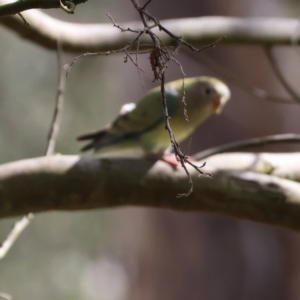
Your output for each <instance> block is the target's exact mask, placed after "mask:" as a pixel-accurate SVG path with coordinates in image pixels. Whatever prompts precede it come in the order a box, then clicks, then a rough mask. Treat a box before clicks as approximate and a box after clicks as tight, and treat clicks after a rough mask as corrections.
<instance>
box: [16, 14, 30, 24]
mask: <svg viewBox="0 0 300 300" xmlns="http://www.w3.org/2000/svg"><path fill="white" fill-rule="evenodd" d="M18 15H19V16H20V18H21V19H22V20H23V22H24V24H25V25H26V26H30V24H29V23H28V21H27V20H26V19H25V18H24V16H23V14H21V13H18Z"/></svg>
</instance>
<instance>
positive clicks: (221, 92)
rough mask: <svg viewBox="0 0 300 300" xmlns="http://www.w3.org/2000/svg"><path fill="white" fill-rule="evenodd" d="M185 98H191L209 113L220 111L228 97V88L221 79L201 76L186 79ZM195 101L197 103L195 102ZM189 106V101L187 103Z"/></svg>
mask: <svg viewBox="0 0 300 300" xmlns="http://www.w3.org/2000/svg"><path fill="white" fill-rule="evenodd" d="M186 91H187V92H186V99H187V101H188V99H191V100H192V101H193V102H194V103H191V105H197V106H198V105H199V106H200V108H201V107H202V108H207V109H209V110H210V111H211V113H216V114H219V113H221V111H222V109H223V107H224V105H225V104H226V102H227V101H228V100H229V98H230V90H229V88H228V87H227V85H226V84H225V83H224V82H222V81H221V80H219V79H217V78H214V77H208V76H201V77H196V78H190V79H187V82H186ZM195 101H196V102H197V103H195ZM187 105H188V106H189V103H187Z"/></svg>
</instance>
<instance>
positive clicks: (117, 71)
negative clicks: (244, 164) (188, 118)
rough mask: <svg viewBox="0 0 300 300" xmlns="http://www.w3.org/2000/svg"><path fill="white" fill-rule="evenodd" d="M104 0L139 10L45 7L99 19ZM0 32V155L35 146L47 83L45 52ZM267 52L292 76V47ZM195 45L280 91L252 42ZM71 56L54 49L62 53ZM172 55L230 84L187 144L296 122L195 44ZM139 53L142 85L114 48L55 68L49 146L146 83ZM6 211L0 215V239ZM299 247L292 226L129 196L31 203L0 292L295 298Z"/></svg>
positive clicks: (94, 124)
mask: <svg viewBox="0 0 300 300" xmlns="http://www.w3.org/2000/svg"><path fill="white" fill-rule="evenodd" d="M149 10H150V11H151V12H152V13H153V14H154V15H155V16H156V17H158V18H159V19H166V18H184V17H197V16H207V15H222V16H240V17H295V18H298V17H299V13H300V4H299V3H298V1H295V0H294V1H292V0H289V1H287V0H285V1H283V0H264V1H259V0H239V1H237V0H227V1H222V0H202V1H196V0H185V1H183V0H164V1H158V0H153V2H152V3H151V5H150V6H149ZM106 12H109V13H110V14H111V16H112V17H113V18H114V20H115V21H116V22H117V23H121V22H123V21H124V22H125V21H131V20H138V19H139V18H138V15H137V13H136V11H134V9H133V8H132V5H131V2H130V1H127V2H126V3H125V2H124V1H122V4H120V1H116V0H98V1H90V2H87V3H85V4H83V5H80V6H78V7H77V9H76V13H75V15H73V16H70V15H67V14H66V13H64V12H63V11H59V10H51V11H47V13H49V14H50V15H52V16H53V17H56V18H58V19H62V20H66V21H70V22H81V23H87V22H89V23H99V22H109V20H108V19H107V17H106V15H105V13H106ZM0 40H1V46H0V47H1V51H0V61H1V68H0V90H1V93H0V144H1V152H0V154H1V155H0V163H6V162H10V161H15V160H21V159H25V158H31V157H37V156H42V155H44V153H45V147H46V138H47V134H48V130H49V126H50V121H51V118H52V113H53V108H54V99H55V94H56V89H57V81H58V78H57V64H56V53H55V52H53V51H49V50H45V49H43V48H40V47H38V46H36V45H34V44H31V43H28V42H27V41H24V40H21V39H19V38H18V37H17V36H16V35H14V34H13V33H11V32H9V31H7V30H6V29H4V28H1V27H0ZM276 54H277V55H278V58H279V59H280V65H281V67H282V69H283V71H284V74H285V76H286V77H287V78H288V79H289V80H290V82H291V83H292V84H294V86H295V87H299V83H298V82H299V79H298V78H299V76H300V71H299V66H300V59H299V53H297V49H295V47H294V48H288V47H280V48H278V50H277V52H276ZM205 55H207V56H209V57H210V58H212V59H213V60H214V61H215V62H218V63H220V64H221V65H222V68H220V70H221V69H222V70H229V71H231V72H233V73H234V74H236V75H237V76H238V77H239V78H241V79H243V80H244V81H246V82H248V83H250V84H252V85H255V86H257V87H260V88H263V89H266V90H268V91H270V92H272V93H273V94H276V95H281V96H287V94H286V93H285V91H284V90H283V88H282V87H281V86H280V84H279V82H278V80H277V79H276V77H275V75H274V73H273V71H272V68H271V66H270V64H269V63H268V61H267V59H266V56H265V53H264V51H263V49H261V48H260V47H253V46H226V45H222V44H219V45H218V46H217V47H216V48H213V49H209V50H207V51H205ZM74 56H75V55H74V54H72V55H70V54H65V57H64V60H65V63H70V62H71V61H72V59H73V57H74ZM179 59H180V61H181V63H182V64H183V67H184V70H185V73H186V74H187V75H188V76H196V75H213V76H218V77H220V78H222V79H223V80H224V81H225V82H227V83H228V84H229V86H230V88H231V90H232V99H231V101H230V103H229V104H228V105H227V106H226V107H225V110H224V112H223V114H222V115H221V116H216V117H213V118H211V119H210V120H208V121H207V122H206V123H205V124H204V125H203V126H201V128H199V129H198V130H197V131H196V132H195V134H194V135H193V141H192V147H191V154H192V153H195V152H197V151H199V150H203V149H206V148H208V147H213V146H217V145H220V144H223V143H226V142H231V141H236V140H240V139H245V138H250V137H257V136H264V135H268V134H276V133H287V132H295V133H299V126H297V123H299V121H298V120H299V114H300V107H299V106H297V105H283V104H276V103H270V102H266V101H263V100H261V99H258V98H255V97H254V96H252V95H250V94H249V93H248V92H246V91H245V90H243V89H241V88H239V87H238V85H236V84H234V82H228V81H227V80H226V78H224V77H221V76H219V74H218V73H217V72H216V71H213V70H211V69H210V68H209V67H205V66H203V65H202V64H201V62H198V61H197V59H200V61H201V60H202V61H203V56H202V54H201V53H200V54H198V58H197V57H196V56H194V57H193V56H191V55H186V54H185V53H184V52H181V54H180V55H179ZM140 64H141V66H142V68H143V69H144V70H145V71H146V74H145V75H144V76H143V78H144V82H145V86H146V88H145V89H144V88H143V86H142V84H141V83H140V79H139V75H138V73H137V71H136V69H135V68H134V66H133V65H131V64H130V63H127V64H124V63H123V55H114V56H109V57H93V58H85V59H82V60H79V61H78V62H77V63H76V65H74V67H73V69H72V70H71V73H70V76H69V78H68V80H67V86H66V99H65V109H64V113H63V114H64V115H63V122H62V126H61V132H60V135H59V138H58V144H57V147H56V151H57V152H59V153H62V154H78V153H79V148H80V145H78V143H77V142H76V141H75V137H76V136H77V135H79V134H82V133H85V132H87V131H89V130H95V129H100V128H101V127H103V126H104V125H106V124H107V123H109V122H110V121H111V120H112V119H113V118H114V117H115V115H116V114H117V113H118V111H119V108H120V106H121V105H122V104H124V103H126V102H135V101H138V100H139V99H140V98H141V97H142V96H143V94H144V93H145V91H146V90H148V89H150V88H151V87H152V86H154V85H156V84H155V83H154V84H153V83H152V74H151V71H150V69H149V66H148V57H147V55H146V56H144V57H141V58H140ZM180 76H181V75H180V71H179V70H178V67H177V66H176V65H175V66H171V67H170V68H169V69H168V72H167V79H168V80H173V79H177V78H180ZM299 92H300V91H299ZM298 148H299V147H297V146H293V148H292V146H286V145H285V146H276V147H272V148H263V149H261V150H262V151H288V150H298ZM41 201H43V199H41ZM182 201H184V199H183V200H182ZM14 221H15V219H5V220H0V240H3V239H4V238H5V237H6V235H7V233H8V232H9V230H10V228H11V226H12V224H13V222H14ZM299 251H300V236H299V234H298V233H295V232H291V231H288V230H284V229H279V228H273V227H269V226H266V225H261V224H255V223H251V222H248V221H240V220H234V219H229V218H224V217H219V216H213V215H208V214H205V213H197V214H196V213H186V212H185V213H183V212H175V211H171V210H158V209H147V208H133V207H127V208H118V209H110V210H108V209H107V210H94V211H82V212H70V213H66V212H65V213H61V212H49V213H43V214H38V215H36V216H35V219H34V220H33V222H32V223H31V224H30V226H29V227H28V228H27V229H26V230H25V232H24V233H23V234H22V235H21V237H20V238H19V240H18V241H17V243H16V244H15V245H14V246H13V248H12V250H11V251H10V252H9V254H8V255H7V257H5V258H4V259H3V260H2V261H0V292H6V293H8V294H10V295H12V296H13V297H14V299H22V300H27V299H28V300H29V299H43V300H48V299H49V300H50V299H51V300H52V299H56V300H61V299H75V300H76V299H81V300H141V299H143V300H160V299H163V300H181V299H191V300H194V299H204V300H206V299H207V300H219V299H220V300H221V299H222V300H224V299H230V300H235V299H239V300H248V299H270V300H271V299H272V300H276V299H291V300H292V299H295V300H296V299H299V298H300V284H299V282H300V256H299V255H298V254H299Z"/></svg>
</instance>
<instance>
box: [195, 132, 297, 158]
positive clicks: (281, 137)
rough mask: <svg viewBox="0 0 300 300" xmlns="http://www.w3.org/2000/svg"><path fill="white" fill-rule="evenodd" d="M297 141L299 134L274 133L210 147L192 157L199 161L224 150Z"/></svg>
mask: <svg viewBox="0 0 300 300" xmlns="http://www.w3.org/2000/svg"><path fill="white" fill-rule="evenodd" d="M299 142H300V134H293V133H287V134H275V135H269V136H265V137H259V138H254V139H248V140H243V141H238V142H233V143H229V144H225V145H222V146H218V147H214V148H210V149H207V150H204V151H201V152H199V153H197V154H195V155H194V156H193V159H194V160H197V161H199V160H203V159H205V158H207V157H209V156H212V155H215V154H220V153H224V152H233V151H237V150H242V149H247V148H250V147H259V146H264V145H270V144H278V143H299Z"/></svg>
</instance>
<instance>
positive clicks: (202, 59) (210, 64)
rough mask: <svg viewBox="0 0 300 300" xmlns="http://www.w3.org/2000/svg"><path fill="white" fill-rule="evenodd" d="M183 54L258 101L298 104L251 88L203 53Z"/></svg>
mask: <svg viewBox="0 0 300 300" xmlns="http://www.w3.org/2000/svg"><path fill="white" fill-rule="evenodd" d="M184 54H185V55H186V56H187V57H189V58H190V59H192V60H195V61H197V62H199V63H200V64H202V65H204V66H205V67H207V68H209V69H210V70H212V71H214V72H216V73H217V74H219V75H220V76H223V77H224V78H226V80H227V81H228V82H230V83H231V84H233V85H235V86H237V87H239V88H241V89H242V90H244V91H245V92H247V93H249V94H251V95H253V96H255V97H257V98H260V99H262V100H266V101H270V102H276V103H283V104H294V105H295V104H298V103H295V102H294V101H293V100H291V99H287V98H284V97H280V96H277V95H272V94H270V93H268V92H267V91H265V90H263V89H261V88H258V87H255V86H252V85H251V84H249V82H247V81H245V80H243V79H242V78H241V77H240V76H237V75H236V74H234V73H232V72H231V71H230V70H228V69H227V68H226V67H224V66H223V65H222V64H220V63H218V62H216V61H215V60H213V59H211V58H210V57H208V56H207V55H205V54H204V53H202V54H201V56H199V55H197V56H195V55H193V53H191V52H190V51H187V50H185V51H184Z"/></svg>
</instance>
